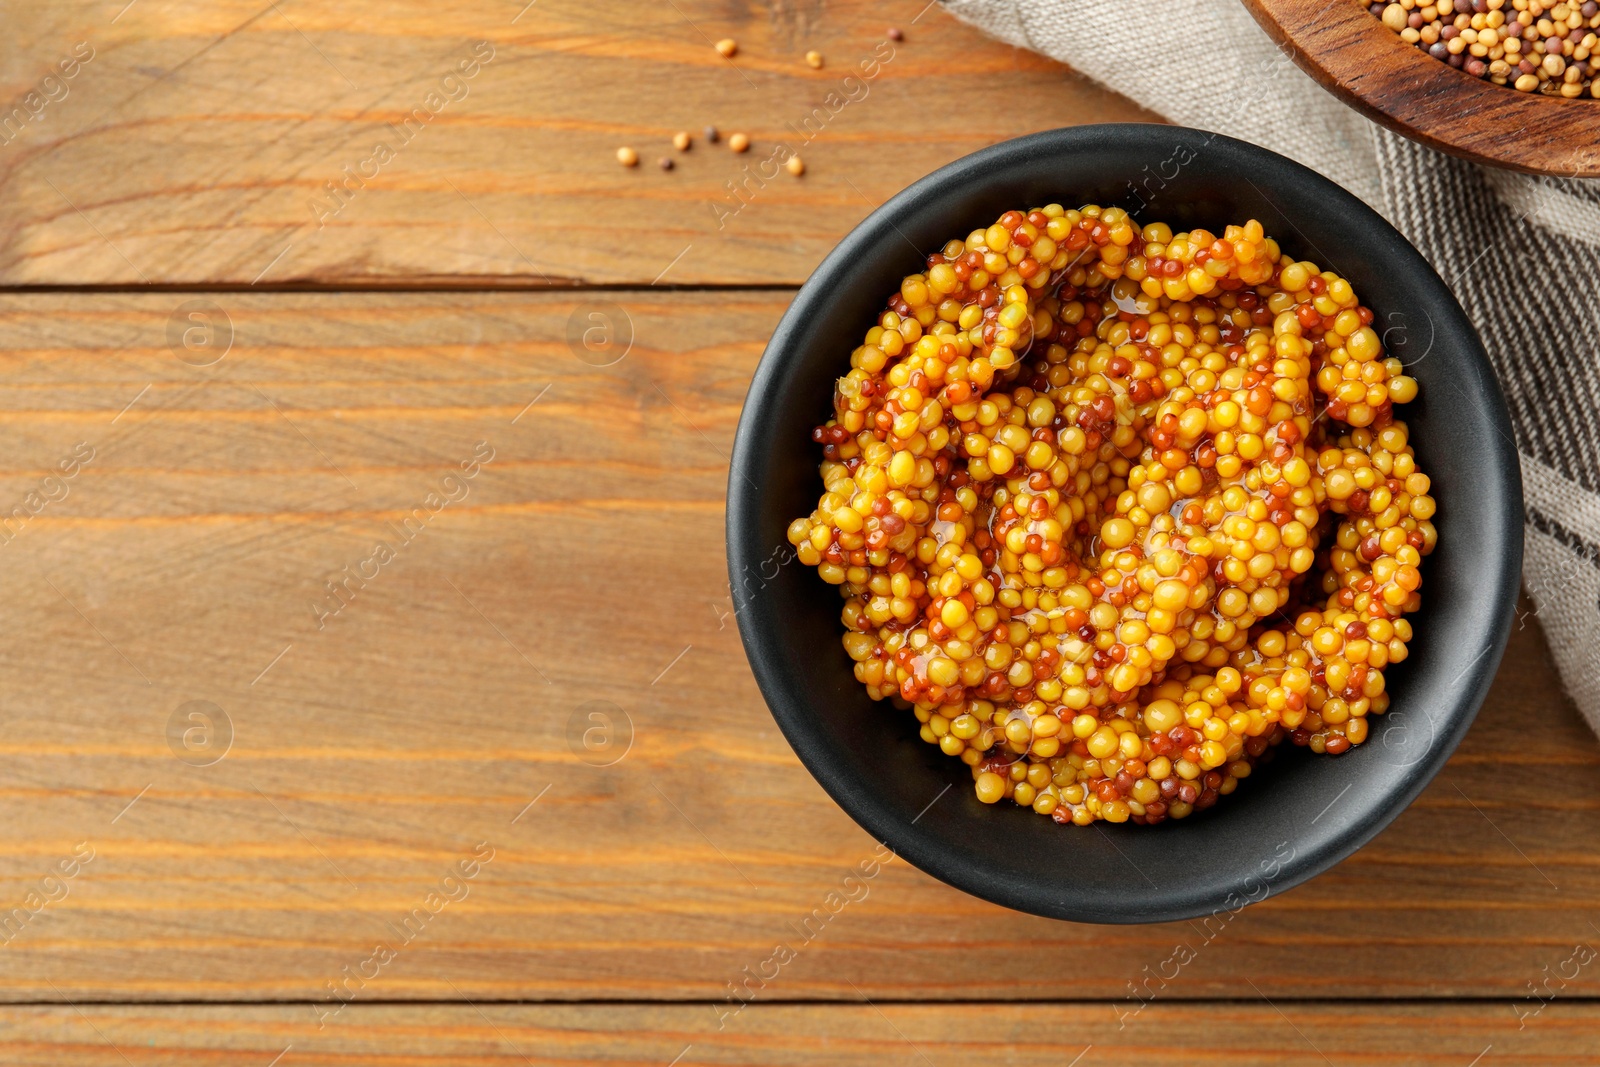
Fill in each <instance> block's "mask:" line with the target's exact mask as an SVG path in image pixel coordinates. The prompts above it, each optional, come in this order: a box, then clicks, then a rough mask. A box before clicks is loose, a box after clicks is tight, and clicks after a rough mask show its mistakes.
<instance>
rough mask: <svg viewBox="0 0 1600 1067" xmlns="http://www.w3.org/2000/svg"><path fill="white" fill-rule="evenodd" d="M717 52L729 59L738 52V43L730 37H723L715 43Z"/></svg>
mask: <svg viewBox="0 0 1600 1067" xmlns="http://www.w3.org/2000/svg"><path fill="white" fill-rule="evenodd" d="M717 51H719V52H721V53H722V54H723V55H725V56H727V57H729V58H730V59H731V58H732V57H733V56H734V54H735V53H737V52H738V51H739V42H738V41H735V40H734V39H733V38H732V37H724V38H723V39H722V40H720V41H718V42H717Z"/></svg>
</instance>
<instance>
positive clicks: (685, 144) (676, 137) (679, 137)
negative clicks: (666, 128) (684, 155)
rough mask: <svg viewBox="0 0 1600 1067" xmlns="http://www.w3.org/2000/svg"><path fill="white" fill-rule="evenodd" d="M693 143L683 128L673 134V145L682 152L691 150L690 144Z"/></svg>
mask: <svg viewBox="0 0 1600 1067" xmlns="http://www.w3.org/2000/svg"><path fill="white" fill-rule="evenodd" d="M692 143H693V141H691V139H690V137H689V135H688V134H687V133H686V132H684V131H683V130H679V131H678V132H677V133H675V134H673V135H672V147H673V148H676V149H677V150H678V151H680V152H687V151H689V145H690V144H692Z"/></svg>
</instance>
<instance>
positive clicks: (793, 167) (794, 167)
mask: <svg viewBox="0 0 1600 1067" xmlns="http://www.w3.org/2000/svg"><path fill="white" fill-rule="evenodd" d="M783 169H784V170H786V171H788V172H789V173H790V174H793V175H794V176H795V177H796V178H798V177H800V175H802V174H804V173H805V172H806V165H805V163H804V162H803V161H802V160H801V159H800V157H799V156H790V157H789V158H788V159H787V160H785V161H784V164H783Z"/></svg>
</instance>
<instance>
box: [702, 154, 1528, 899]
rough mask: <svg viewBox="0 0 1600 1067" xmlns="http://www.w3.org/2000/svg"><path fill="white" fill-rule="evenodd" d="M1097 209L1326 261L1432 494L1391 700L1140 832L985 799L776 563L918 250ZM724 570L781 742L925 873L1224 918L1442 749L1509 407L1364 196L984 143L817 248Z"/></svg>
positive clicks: (778, 360) (1460, 699)
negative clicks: (1030, 216)
mask: <svg viewBox="0 0 1600 1067" xmlns="http://www.w3.org/2000/svg"><path fill="white" fill-rule="evenodd" d="M1050 202H1057V203H1061V204H1063V205H1066V206H1069V207H1071V206H1077V205H1079V204H1082V203H1099V204H1102V205H1111V204H1115V205H1118V206H1121V207H1124V208H1127V209H1128V210H1130V211H1132V212H1133V213H1134V214H1135V215H1136V217H1137V218H1139V219H1141V220H1143V221H1157V220H1160V221H1166V222H1169V223H1171V224H1172V225H1173V227H1174V229H1178V228H1180V227H1189V226H1198V225H1204V226H1207V227H1208V228H1211V229H1213V230H1218V229H1220V228H1221V227H1222V226H1223V225H1225V224H1227V223H1230V222H1243V221H1244V220H1246V219H1249V218H1255V219H1259V220H1260V221H1261V223H1262V224H1263V226H1264V227H1265V228H1266V231H1267V233H1268V234H1269V235H1271V236H1274V237H1276V238H1277V239H1278V241H1279V242H1280V244H1281V245H1282V246H1283V247H1284V248H1285V249H1286V250H1287V251H1289V252H1290V253H1291V254H1293V255H1295V256H1296V257H1297V258H1301V259H1308V260H1311V261H1313V262H1315V263H1317V264H1318V265H1319V266H1324V267H1329V268H1332V269H1334V270H1336V271H1338V272H1339V273H1340V274H1342V275H1343V276H1344V277H1346V278H1348V279H1349V280H1350V281H1351V283H1352V284H1353V285H1354V286H1355V288H1356V291H1357V292H1358V293H1359V294H1360V295H1361V297H1362V300H1363V302H1364V303H1366V304H1367V305H1368V306H1370V307H1371V308H1372V309H1373V310H1374V312H1375V313H1376V315H1377V320H1376V323H1375V326H1376V328H1378V329H1379V331H1380V332H1381V333H1382V334H1383V337H1384V341H1385V345H1386V347H1387V348H1388V349H1389V350H1390V351H1391V352H1392V353H1394V354H1396V355H1398V356H1399V357H1400V358H1401V359H1402V360H1404V361H1405V362H1406V364H1407V366H1408V373H1411V374H1414V375H1415V376H1416V377H1417V378H1418V380H1419V382H1420V385H1421V395H1420V397H1419V398H1418V400H1417V401H1415V402H1414V403H1412V404H1411V405H1408V407H1407V410H1406V415H1407V421H1408V422H1409V424H1410V426H1411V428H1412V436H1413V439H1414V442H1415V446H1416V450H1417V454H1418V460H1419V463H1420V465H1421V466H1422V469H1424V470H1425V471H1426V472H1427V473H1428V474H1429V476H1430V477H1431V478H1432V479H1433V493H1434V495H1435V497H1436V499H1437V500H1438V501H1439V512H1438V515H1437V516H1436V518H1435V522H1436V524H1437V526H1438V529H1439V540H1440V543H1439V547H1438V549H1437V550H1436V551H1435V552H1434V553H1433V554H1432V555H1431V556H1429V557H1428V558H1427V559H1426V560H1425V561H1424V565H1423V588H1422V593H1423V608H1422V610H1421V611H1420V612H1419V613H1418V614H1417V615H1415V616H1413V617H1412V619H1413V623H1414V625H1415V627H1416V638H1415V640H1414V641H1413V643H1412V645H1411V655H1410V657H1409V658H1408V659H1407V660H1406V661H1405V662H1404V663H1402V664H1399V665H1395V666H1394V667H1392V668H1390V670H1389V671H1388V672H1387V674H1388V677H1389V688H1390V690H1391V692H1392V694H1393V701H1394V702H1393V710H1392V711H1391V712H1390V713H1389V714H1388V715H1386V716H1384V717H1382V718H1375V719H1374V721H1373V724H1372V730H1371V734H1370V737H1369V740H1368V741H1367V743H1366V744H1364V745H1361V746H1358V747H1357V748H1356V749H1354V750H1352V751H1351V752H1350V753H1348V754H1346V755H1344V756H1342V757H1338V758H1329V757H1317V756H1311V755H1310V754H1309V753H1305V752H1301V751H1294V750H1291V749H1290V747H1289V746H1287V745H1285V746H1283V747H1282V748H1280V750H1279V757H1278V758H1277V759H1275V760H1274V761H1272V762H1271V763H1270V764H1269V765H1267V766H1265V767H1263V768H1261V769H1259V770H1258V772H1257V773H1256V774H1254V775H1252V776H1251V777H1250V778H1249V779H1247V780H1246V781H1244V782H1243V783H1241V787H1240V788H1239V789H1238V790H1237V791H1236V792H1235V793H1234V794H1233V795H1232V796H1229V797H1226V798H1223V800H1222V801H1221V802H1219V803H1218V804H1217V805H1216V806H1215V807H1214V808H1212V809H1211V810H1209V811H1207V812H1204V813H1202V814H1200V815H1197V816H1193V817H1191V818H1189V819H1185V820H1182V821H1174V822H1168V823H1165V824H1162V825H1159V826H1155V827H1143V826H1135V825H1131V824H1124V825H1121V826H1108V825H1105V824H1099V823H1097V824H1095V825H1094V826H1092V827H1087V828H1080V827H1066V826H1060V825H1058V824H1056V823H1055V822H1054V821H1053V820H1051V819H1047V818H1044V817H1041V816H1039V815H1036V814H1034V813H1032V812H1030V811H1025V810H1023V809H1021V808H1018V807H1016V806H1014V805H1012V804H1010V803H1003V804H1000V805H996V806H994V807H986V806H984V805H983V804H981V803H979V802H978V800H977V799H976V797H975V796H974V795H973V790H972V785H971V775H970V772H969V771H968V769H967V767H966V766H965V765H964V764H962V763H961V762H960V761H959V760H956V759H953V758H950V757H947V756H944V755H942V754H941V753H940V752H939V751H938V749H937V748H936V747H934V746H932V745H928V744H925V743H923V742H922V741H921V740H920V739H919V738H918V737H917V730H916V725H917V724H916V721H915V720H914V719H913V717H912V716H911V714H910V712H909V711H902V710H899V709H897V708H895V707H894V706H892V705H891V704H889V703H887V702H884V703H876V702H874V701H872V700H870V699H869V698H868V697H867V696H866V693H865V691H864V690H863V689H862V687H861V686H860V685H859V683H857V682H856V681H855V679H854V677H853V676H852V675H851V671H850V661H849V659H848V657H846V655H845V653H844V650H843V648H842V646H841V644H840V636H841V633H842V628H841V625H840V622H839V609H840V606H841V601H840V598H839V596H838V593H837V591H836V590H835V589H834V588H832V587H830V586H828V585H826V584H824V583H823V582H822V580H821V579H820V578H818V577H817V575H816V574H815V572H814V571H813V570H812V569H810V568H807V567H805V566H803V565H801V564H800V563H798V562H797V561H794V560H793V558H792V551H791V550H790V548H789V545H788V542H787V540H786V538H785V528H786V527H787V525H788V523H789V522H790V521H791V520H793V519H794V518H795V517H797V516H800V515H804V514H808V513H809V512H810V510H811V509H812V508H813V507H814V506H815V503H816V498H817V496H818V494H819V493H820V492H821V488H820V487H821V480H820V477H819V476H818V473H817V465H818V463H819V461H820V458H821V457H820V450H819V449H818V448H817V446H815V445H814V444H812V443H811V441H810V438H809V432H810V430H811V428H812V427H813V426H814V425H816V424H817V423H818V422H820V421H822V420H823V419H824V418H825V417H826V416H827V413H828V411H829V405H830V400H831V396H832V387H833V381H834V379H835V378H836V377H837V376H838V375H840V374H841V373H843V371H844V370H845V369H846V368H847V367H848V361H849V353H850V351H851V350H852V349H853V348H854V347H855V346H856V345H857V344H859V343H860V340H859V339H860V337H861V335H862V334H863V333H864V332H865V331H866V329H867V328H868V327H869V326H870V325H871V324H872V322H873V320H874V316H875V314H876V313H877V312H878V311H879V310H880V309H881V308H882V306H883V302H884V300H885V299H886V298H887V297H888V295H889V294H890V293H891V292H892V291H894V290H895V289H896V288H897V287H898V285H899V281H900V279H901V278H902V277H903V276H905V275H906V274H909V273H913V272H915V271H916V270H918V269H919V268H920V265H921V263H922V259H921V257H922V255H923V254H925V253H926V252H928V251H932V250H935V249H937V248H939V247H940V246H941V245H942V244H943V243H944V242H945V241H947V240H949V239H950V238H952V237H964V236H965V235H966V234H967V233H968V232H969V231H970V230H971V229H972V228H973V227H975V226H979V225H987V224H988V223H990V222H992V221H993V220H994V219H995V218H996V217H998V216H999V214H1000V213H1001V212H1003V211H1005V210H1007V209H1009V208H1027V207H1033V206H1038V205H1042V204H1046V203H1050ZM728 538H729V541H728V550H729V567H730V574H731V579H732V585H733V592H734V598H735V604H736V607H737V610H738V620H739V625H740V630H741V634H742V636H743V638H744V641H745V646H746V650H747V651H748V653H749V656H750V660H751V664H752V667H753V669H754V671H755V674H756V678H757V681H758V682H759V684H760V686H761V689H762V692H763V695H764V696H765V697H766V699H767V702H768V704H769V706H770V707H771V709H772V712H773V715H774V717H775V718H776V719H777V721H778V723H779V725H780V727H781V728H782V729H783V731H784V733H785V736H786V737H787V738H788V739H789V741H790V743H791V745H793V747H794V749H795V751H796V753H797V754H798V755H799V756H800V758H801V760H802V761H803V762H804V763H805V764H806V766H807V768H808V769H809V770H810V771H811V772H812V774H814V775H815V776H816V778H817V779H818V781H819V782H820V783H821V784H822V785H823V787H824V788H825V789H826V790H827V791H828V792H829V793H830V794H831V795H832V796H833V797H834V799H835V800H836V801H837V802H838V803H839V804H840V806H842V807H843V808H844V809H845V811H847V812H848V813H849V814H850V815H851V816H852V817H854V818H855V819H856V821H857V822H859V823H860V824H861V825H862V826H864V827H865V828H866V829H867V830H868V831H869V832H870V833H871V834H873V836H874V837H876V838H878V839H879V840H881V841H883V842H885V843H886V844H887V845H889V846H890V847H891V848H893V849H895V850H896V852H898V853H899V854H900V855H901V856H902V857H904V858H906V859H907V860H909V861H910V862H912V863H914V864H916V865H917V866H918V867H921V868H922V869H924V870H926V871H928V872H929V873H931V874H933V875H935V876H936V877H938V878H941V879H943V880H944V881H946V882H949V883H951V884H953V885H956V886H958V887H959V888H961V889H964V890H966V891H968V892H970V893H974V894H976V895H978V896H981V897H984V898H986V899H989V900H992V901H995V902H998V903H1000V904H1004V905H1006V906H1009V907H1013V908H1018V909H1021V910H1024V911H1030V912H1034V913H1037V914H1041V915H1048V916H1054V917H1057V918H1065V919H1077V920H1085V921H1096V922H1151V921H1159V920H1168V919H1176V918H1184V917H1192V916H1197V915H1202V914H1206V913H1208V912H1226V911H1228V910H1230V909H1232V908H1235V907H1238V906H1240V905H1242V904H1245V903H1248V902H1252V901H1255V900H1259V899H1262V898H1263V897H1265V896H1267V895H1270V894H1271V893H1275V892H1279V891H1281V890H1283V889H1285V888H1288V887H1289V886H1291V885H1293V884H1295V883H1297V882H1299V881H1302V880H1304V879H1305V878H1308V877H1310V876H1311V875H1313V874H1316V873H1317V872H1319V871H1321V870H1324V869H1326V868H1327V867H1329V866H1331V865H1332V864H1333V863H1335V862H1337V861H1338V860H1339V859H1341V858H1343V857H1344V856H1346V855H1348V854H1349V853H1350V852H1352V851H1354V850H1355V849H1356V848H1357V847H1359V846H1360V845H1361V844H1362V843H1364V842H1365V841H1366V840H1368V839H1369V838H1370V837H1371V836H1372V835H1374V834H1375V833H1377V831H1378V830H1380V829H1382V827H1383V826H1384V825H1386V824H1387V823H1388V822H1389V821H1390V820H1391V819H1392V818H1393V817H1394V816H1395V815H1396V814H1398V813H1399V812H1400V811H1401V810H1402V809H1403V808H1404V807H1405V805H1406V804H1407V803H1409V802H1410V800H1411V799H1412V798H1413V797H1414V796H1416V794H1417V793H1418V792H1420V791H1421V789H1422V787H1423V786H1424V785H1425V784H1426V783H1427V781H1428V780H1429V779H1430V778H1431V777H1432V776H1433V774H1434V773H1435V772H1437V770H1438V769H1439V767H1440V766H1442V765H1443V763H1444V761H1445V759H1446V758H1447V757H1448V756H1449V754H1450V752H1451V750H1452V749H1453V748H1454V747H1455V745H1456V743H1457V742H1458V741H1459V740H1460V738H1461V736H1462V735H1463V734H1464V733H1465V731H1466V729H1467V727H1468V726H1469V725H1470V723H1471V720H1472V718H1473V716H1474V715H1475V714H1476V711H1477V707H1478V704H1479V702H1480V701H1481V699H1482V695H1483V693H1484V691H1485V689H1486V688H1487V685H1488V683H1489V680H1490V679H1491V678H1492V676H1493V673H1494V669H1495V667H1496V665H1497V663H1498V662H1499V658H1500V653H1501V651H1502V649H1503V647H1504V643H1505V639H1506V635H1507V634H1508V632H1509V623H1510V619H1511V615H1512V611H1513V608H1514V600H1515V597H1516V594H1517V582H1518V575H1519V573H1520V569H1521V551H1522V513H1521V488H1520V480H1519V473H1518V466H1517V460H1516V452H1515V448H1514V446H1513V444H1512V438H1511V429H1510V423H1509V420H1508V418H1507V414H1506V410H1505V405H1504V401H1503V400H1502V399H1501V396H1500V393H1499V389H1498V386H1497V384H1496V382H1495V379H1494V376H1493V372H1492V371H1491V370H1490V368H1489V364H1488V360H1487V358H1486V357H1485V355H1484V352H1483V349H1482V346H1481V344H1480V343H1479V341H1478V339H1477V337H1476V335H1475V334H1474V332H1473V330H1472V327H1471V324H1470V323H1469V322H1468V321H1467V319H1466V317H1465V315H1464V314H1463V313H1462V311H1461V308H1460V307H1459V305H1458V304H1457V303H1456V301H1455V299H1454V297H1452V296H1451V294H1450V292H1449V290H1448V289H1447V288H1446V287H1445V286H1444V284H1443V283H1442V282H1441V281H1440V280H1439V278H1438V276H1437V275H1436V274H1434V272H1433V270H1432V269H1431V268H1430V267H1429V266H1428V265H1427V263H1426V262H1425V261H1424V260H1423V259H1422V257H1421V256H1420V255H1419V254H1418V253H1417V252H1416V251H1415V250H1413V249H1412V248H1411V246H1410V245H1409V244H1408V243H1407V242H1406V241H1405V240H1404V239H1403V238H1402V237H1401V236H1400V235H1399V234H1398V233H1397V232H1396V231H1395V230H1394V229H1393V228H1392V227H1390V226H1389V225H1388V224H1387V223H1386V222H1384V221H1383V220H1382V219H1381V218H1380V217H1379V216H1378V215H1377V214H1376V213H1375V212H1373V211H1372V210H1371V209H1369V208H1367V207H1366V206H1365V205H1364V204H1362V203H1360V202H1359V201H1358V200H1356V199H1355V198H1354V197H1353V196H1351V195H1350V194H1348V193H1346V192H1344V191H1343V190H1342V189H1339V188H1338V187H1337V186H1334V185H1333V184H1332V183H1330V182H1328V181H1327V180H1325V179H1323V178H1322V177H1320V176H1319V175H1317V174H1314V173H1313V172H1311V171H1309V170H1307V169H1305V168H1304V167H1301V166H1300V165H1298V164H1296V163H1293V162H1291V161H1289V160H1287V159H1284V158H1283V157H1281V156H1277V155H1275V154H1273V153H1270V152H1267V151H1265V150H1264V149H1260V148H1256V147H1254V146H1251V145H1247V144H1244V143H1242V142H1238V141H1234V140H1231V139H1229V138H1226V137H1221V136H1217V135H1213V134H1207V133H1203V132H1200V131H1195V130H1187V129H1182V128H1176V127H1169V126H1156V125H1137V124H1117V125H1103V126H1088V127H1076V128H1072V129H1066V130H1056V131H1051V132H1048V133H1043V134H1036V135H1033V136H1030V137H1026V138H1021V139H1019V140H1015V141H1010V142H1006V143H1004V144H1000V145H996V146H994V147H992V148H989V149H985V150H984V151H982V152H979V153H977V154H975V155H973V156H969V157H967V158H965V159H962V160H959V161H957V162H956V163H953V164H951V165H950V166H948V167H945V168H944V169H942V170H940V171H938V172H935V173H934V174H933V175H930V176H929V177H928V178H925V179H923V180H922V181H920V182H918V183H917V184H916V185H914V186H912V187H911V188H910V189H907V190H906V191H905V192H903V193H901V194H900V195H898V196H896V197H895V198H894V199H892V200H891V201H889V203H887V204H885V205H884V206H883V207H881V208H879V209H878V210H877V211H875V212H873V214H872V215H870V216H869V217H868V218H867V219H866V221H864V222H863V223H862V224H861V226H860V227H858V228H857V229H856V230H855V231H854V232H853V233H851V234H850V235H849V236H848V237H847V238H846V239H845V240H844V241H843V242H842V243H841V244H840V245H839V247H838V248H837V249H835V251H834V252H833V253H831V254H830V255H829V257H828V258H827V259H826V260H825V261H824V262H823V263H822V265H821V266H820V267H819V268H818V269H817V271H816V272H815V274H814V275H813V276H812V277H811V279H810V280H809V281H808V282H807V283H806V285H805V287H804V288H803V289H802V290H801V291H800V293H799V294H798V295H797V296H796V298H795V301H794V303H793V305H792V306H791V307H790V310H789V312H788V313H787V315H786V316H785V317H784V319H783V321H782V322H781V324H780V325H779V327H778V329H777V331H776V332H775V333H774V335H773V338H772V341H771V343H770V344H769V346H768V348H767V351H766V354H765V356H764V357H763V359H762V361H761V365H760V367H759V369H758V370H757V372H756V376H755V379H754V381H753V383H752V386H751V390H750V394H749V397H748V399H747V400H746V404H745V409H744V414H743V417H742V419H741V422H740V426H739V433H738V438H737V442H736V445H735V451H734V456H733V462H732V470H731V473H730V479H729V505H728Z"/></svg>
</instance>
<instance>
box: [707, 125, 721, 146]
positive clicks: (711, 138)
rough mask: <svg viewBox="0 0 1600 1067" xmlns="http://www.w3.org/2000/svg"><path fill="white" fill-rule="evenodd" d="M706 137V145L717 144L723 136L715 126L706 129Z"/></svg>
mask: <svg viewBox="0 0 1600 1067" xmlns="http://www.w3.org/2000/svg"><path fill="white" fill-rule="evenodd" d="M705 136H706V144H716V143H717V142H718V141H719V140H721V139H722V134H720V133H718V132H717V128H716V127H715V126H707V127H706V129H705Z"/></svg>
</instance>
